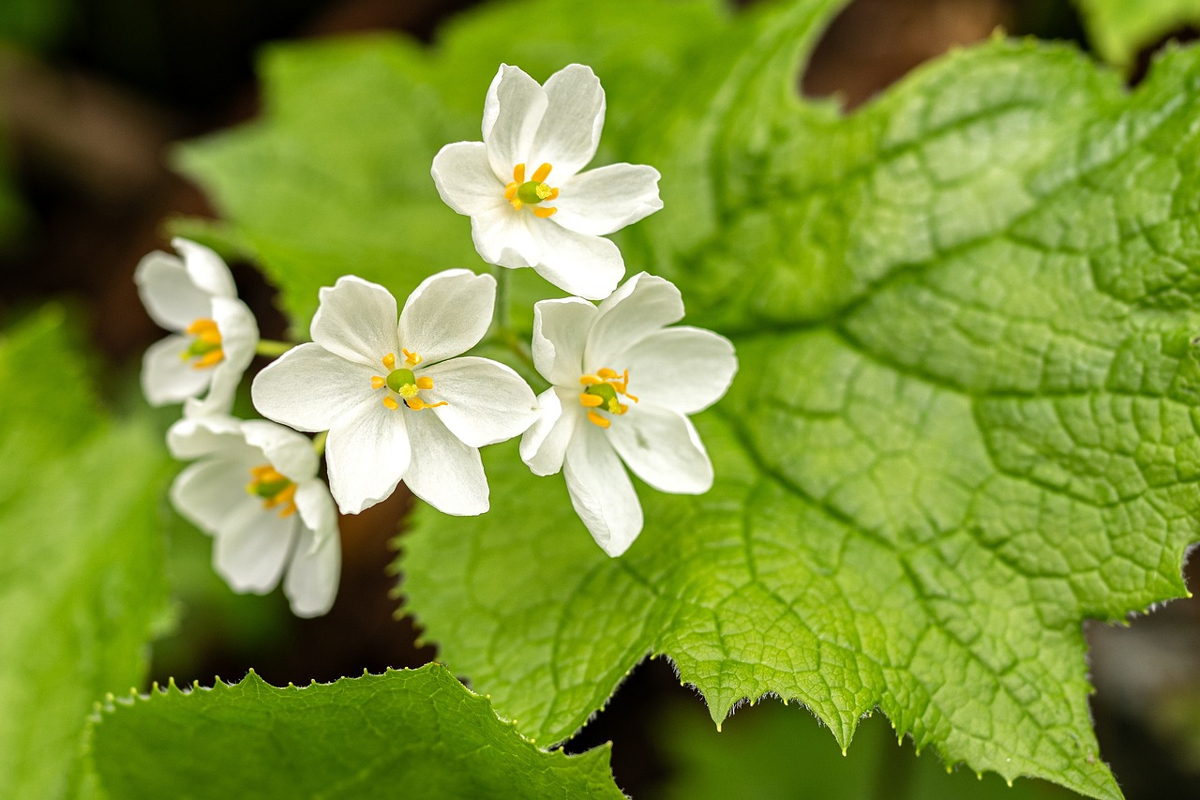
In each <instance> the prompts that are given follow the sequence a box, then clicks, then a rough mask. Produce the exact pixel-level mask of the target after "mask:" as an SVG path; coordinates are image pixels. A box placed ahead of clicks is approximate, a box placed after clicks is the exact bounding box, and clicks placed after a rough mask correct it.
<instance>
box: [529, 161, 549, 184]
mask: <svg viewBox="0 0 1200 800" xmlns="http://www.w3.org/2000/svg"><path fill="white" fill-rule="evenodd" d="M524 168H525V165H524V164H522V165H521V169H522V170H524ZM551 169H553V167H551V166H550V165H549V164H542V165H541V166H540V167H538V168H537V171H535V172H534V173H533V177H532V178H530V180H533V181H537V182H538V183H545V181H546V178H548V177H550V170H551Z"/></svg>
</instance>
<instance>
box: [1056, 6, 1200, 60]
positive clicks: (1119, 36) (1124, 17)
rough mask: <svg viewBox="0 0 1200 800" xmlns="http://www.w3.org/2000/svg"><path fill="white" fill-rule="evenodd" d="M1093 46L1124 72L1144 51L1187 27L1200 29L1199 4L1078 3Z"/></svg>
mask: <svg viewBox="0 0 1200 800" xmlns="http://www.w3.org/2000/svg"><path fill="white" fill-rule="evenodd" d="M1075 2H1076V4H1077V5H1078V6H1079V11H1080V13H1081V15H1082V17H1083V23H1084V26H1085V27H1086V28H1087V32H1088V37H1089V38H1090V39H1091V43H1092V46H1093V47H1095V48H1096V51H1097V52H1098V53H1099V54H1100V55H1101V57H1103V58H1104V59H1105V60H1107V61H1110V62H1112V63H1113V64H1116V65H1117V66H1119V67H1121V68H1122V69H1125V70H1129V69H1131V68H1132V67H1133V61H1134V58H1135V57H1136V56H1137V54H1138V52H1139V51H1140V50H1142V48H1144V47H1147V46H1149V45H1152V44H1154V43H1155V42H1156V41H1157V40H1159V39H1161V38H1162V37H1163V36H1166V35H1168V34H1171V33H1174V32H1176V31H1178V30H1180V29H1181V28H1183V27H1185V26H1189V25H1190V26H1198V25H1200V2H1197V0H1153V2H1147V0H1075Z"/></svg>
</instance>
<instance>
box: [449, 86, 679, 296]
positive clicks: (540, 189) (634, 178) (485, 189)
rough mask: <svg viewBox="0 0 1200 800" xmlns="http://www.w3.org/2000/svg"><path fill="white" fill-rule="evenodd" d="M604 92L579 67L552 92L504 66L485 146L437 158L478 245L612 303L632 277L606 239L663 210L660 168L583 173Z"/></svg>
mask: <svg viewBox="0 0 1200 800" xmlns="http://www.w3.org/2000/svg"><path fill="white" fill-rule="evenodd" d="M603 127H604V90H603V89H602V88H601V87H600V80H599V79H598V78H597V77H596V76H595V74H594V73H593V72H592V70H591V69H590V68H589V67H585V66H583V65H582V64H571V65H570V66H568V67H565V68H563V69H562V70H559V71H558V72H556V73H554V74H553V75H551V76H550V80H548V81H546V85H545V86H544V87H542V86H539V85H538V83H537V81H535V80H534V79H533V78H531V77H529V76H528V75H526V74H525V73H524V72H522V71H521V70H520V69H518V68H517V67H510V66H508V65H502V66H501V67H500V71H499V72H497V73H496V78H495V80H493V81H492V85H491V87H490V88H489V89H488V93H487V101H486V102H485V103H484V107H483V141H482V142H457V143H455V144H448V145H446V146H445V147H443V148H442V149H441V152H439V153H438V154H437V156H436V157H435V158H434V159H433V170H432V173H433V180H434V183H436V184H437V188H438V193H439V194H441V196H442V200H444V201H445V202H446V204H447V205H449V206H450V207H451V208H453V209H454V210H455V211H457V212H458V213H459V214H465V215H468V216H470V217H471V234H472V237H473V238H474V240H475V249H476V250H478V251H479V255H480V256H481V257H482V258H483V260H484V261H487V262H488V263H491V264H499V265H500V266H503V267H526V266H532V267H533V268H534V269H535V270H537V272H538V274H539V275H541V276H542V277H544V278H545V279H546V280H548V281H550V282H551V283H553V284H554V285H555V286H558V287H559V288H561V289H564V290H565V291H568V292H570V293H571V294H576V295H579V296H581V297H587V298H589V299H592V300H599V299H601V298H604V297H608V295H609V294H611V293H612V290H613V289H615V288H616V286H617V283H618V282H619V281H620V280H621V278H622V276H624V274H625V262H624V261H623V260H622V259H621V251H620V250H618V249H617V246H616V245H614V244H613V243H612V242H610V241H609V240H608V239H603V238H601V237H603V236H606V235H607V234H610V233H613V232H614V231H618V230H620V229H621V228H624V227H625V226H626V225H629V224H631V223H634V222H637V221H638V220H640V219H642V218H643V217H645V216H647V215H649V214H652V213H653V212H655V211H657V210H658V209H660V208H662V201H661V200H659V198H658V179H659V174H658V171H657V170H656V169H654V168H653V167H647V166H635V165H633V164H612V165H610V166H607V167H601V168H599V169H594V170H591V171H589V172H583V173H580V172H579V171H580V170H581V169H583V167H584V166H586V165H587V163H588V162H589V161H591V160H592V157H593V156H594V155H595V154H596V146H597V145H598V144H599V142H600V129H601V128H603Z"/></svg>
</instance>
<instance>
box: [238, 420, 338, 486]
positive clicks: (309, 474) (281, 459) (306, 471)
mask: <svg viewBox="0 0 1200 800" xmlns="http://www.w3.org/2000/svg"><path fill="white" fill-rule="evenodd" d="M241 432H242V435H243V436H245V438H246V444H248V445H250V446H251V447H257V448H258V449H259V450H261V451H262V453H263V456H264V458H266V461H267V463H269V464H270V465H271V466H272V467H274V468H275V469H277V470H278V471H279V472H280V473H281V474H282V475H283V476H284V477H285V478H287V479H288V480H290V481H292V482H293V483H303V482H305V481H311V480H312V479H313V478H314V477H316V474H317V467H319V466H320V459H319V458H318V457H317V452H316V451H315V450H313V446H312V440H311V439H309V438H308V437H307V436H304V435H302V434H299V433H296V432H295V431H294V430H291V429H290V428H285V427H283V426H282V425H276V424H275V423H274V422H267V421H266V420H261V419H252V420H246V421H245V422H243V423H242V424H241Z"/></svg>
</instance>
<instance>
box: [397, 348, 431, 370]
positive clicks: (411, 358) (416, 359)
mask: <svg viewBox="0 0 1200 800" xmlns="http://www.w3.org/2000/svg"><path fill="white" fill-rule="evenodd" d="M400 352H402V353H404V363H405V364H408V365H409V366H410V367H415V366H416V365H417V364H420V363H421V362H422V361H424V360H425V359H423V358H421V357H420V356H419V355H417V354H416V353H414V352H413V351H412V350H401V351H400Z"/></svg>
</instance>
